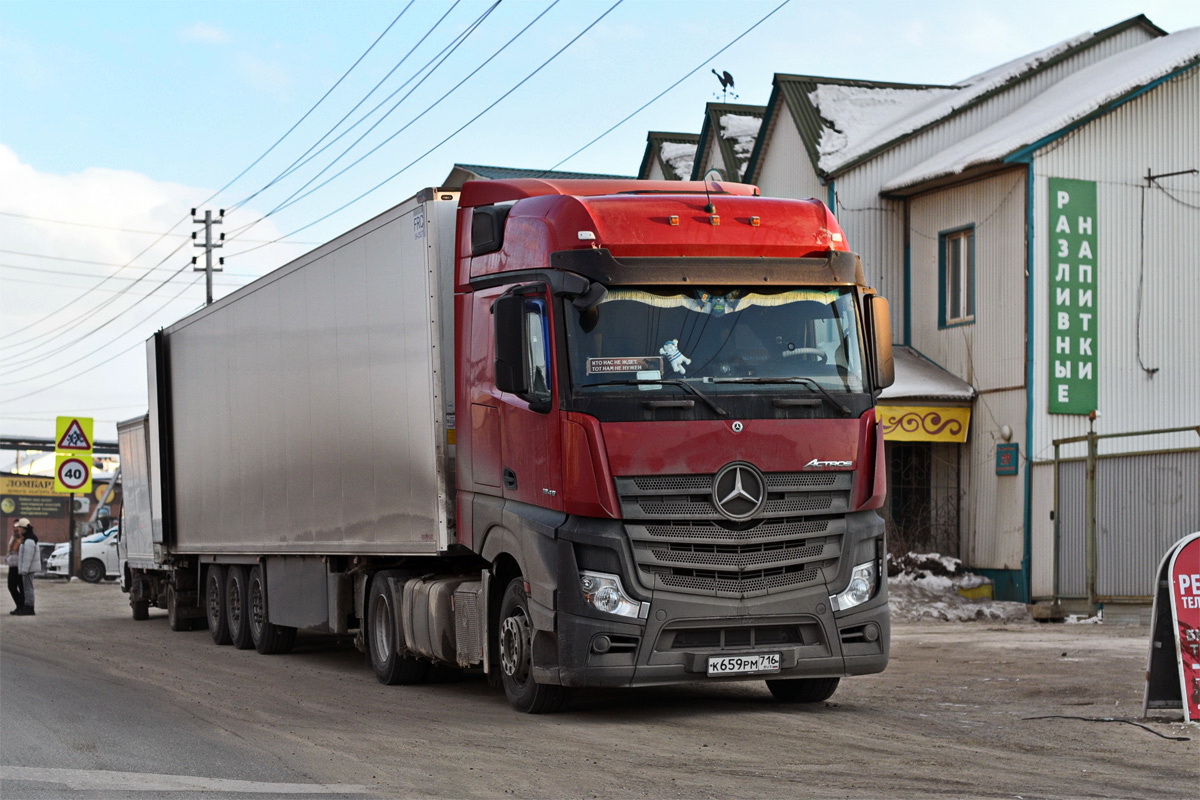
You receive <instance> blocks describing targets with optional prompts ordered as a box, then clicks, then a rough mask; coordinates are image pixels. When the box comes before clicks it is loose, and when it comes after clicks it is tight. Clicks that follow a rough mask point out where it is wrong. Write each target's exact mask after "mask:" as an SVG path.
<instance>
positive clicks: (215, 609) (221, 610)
mask: <svg viewBox="0 0 1200 800" xmlns="http://www.w3.org/2000/svg"><path fill="white" fill-rule="evenodd" d="M204 611H205V614H206V615H207V616H208V632H209V634H211V635H212V640H213V641H214V642H216V643H217V644H229V643H230V642H231V641H233V640H232V639H230V638H229V621H228V620H227V619H226V618H225V568H224V567H223V566H221V565H220V564H209V565H208V569H207V570H205V572H204Z"/></svg>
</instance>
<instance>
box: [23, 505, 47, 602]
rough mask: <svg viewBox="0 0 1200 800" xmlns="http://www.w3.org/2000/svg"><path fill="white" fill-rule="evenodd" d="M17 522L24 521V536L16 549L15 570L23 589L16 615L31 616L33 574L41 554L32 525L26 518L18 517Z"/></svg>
mask: <svg viewBox="0 0 1200 800" xmlns="http://www.w3.org/2000/svg"><path fill="white" fill-rule="evenodd" d="M17 522H24V523H25V524H24V525H23V526H21V527H23V528H24V531H23V532H22V534H21V535H22V536H24V537H25V538H24V539H23V541H22V542H21V549H20V550H18V551H17V570H18V571H19V572H20V573H21V585H22V588H23V589H24V590H25V603H24V605H22V606H21V608H20V610H19V611H17V615H18V616H33V576H34V574H35V573H37V571H38V567H40V566H41V562H42V559H41V555H40V554H39V553H38V546H37V542H38V538H37V534H35V533H34V532H33V525H32V524H31V523H30V522H29V520H27V519H23V518H22V519H19V520H17Z"/></svg>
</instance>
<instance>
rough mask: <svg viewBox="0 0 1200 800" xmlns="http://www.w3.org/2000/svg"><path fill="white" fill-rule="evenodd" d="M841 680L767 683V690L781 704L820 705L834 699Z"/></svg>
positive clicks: (798, 679)
mask: <svg viewBox="0 0 1200 800" xmlns="http://www.w3.org/2000/svg"><path fill="white" fill-rule="evenodd" d="M840 681H841V678H795V679H793V680H790V681H789V680H773V681H767V688H768V689H770V690H771V694H773V695H775V699H776V700H778V701H779V702H781V703H820V702H822V701H824V700H828V699H829V698H830V697H833V693H834V692H836V691H837V687H838V683H839V682H840Z"/></svg>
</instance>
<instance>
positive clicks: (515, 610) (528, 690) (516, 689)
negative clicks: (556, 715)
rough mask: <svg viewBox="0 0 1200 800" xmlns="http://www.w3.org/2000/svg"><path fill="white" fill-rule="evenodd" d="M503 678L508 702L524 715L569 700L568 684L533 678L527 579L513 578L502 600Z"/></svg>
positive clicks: (545, 710) (547, 710) (556, 707)
mask: <svg viewBox="0 0 1200 800" xmlns="http://www.w3.org/2000/svg"><path fill="white" fill-rule="evenodd" d="M500 681H501V683H503V684H504V694H506V695H507V696H508V702H509V703H510V704H511V705H512V707H513V708H515V709H516V710H517V711H520V712H522V713H524V714H546V713H551V712H554V711H558V710H559V709H560V708H562V707H563V705H564V704H565V703H566V701H567V689H566V687H565V686H553V685H550V684H544V683H537V682H536V681H535V680H534V679H533V622H532V621H531V620H530V618H529V598H528V597H527V596H526V594H525V580H524V578H514V579H513V581H512V582H511V583H510V584H508V588H507V589H505V590H504V599H503V600H502V601H500Z"/></svg>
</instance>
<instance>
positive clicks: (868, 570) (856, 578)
mask: <svg viewBox="0 0 1200 800" xmlns="http://www.w3.org/2000/svg"><path fill="white" fill-rule="evenodd" d="M878 585H879V568H878V567H877V566H876V562H874V561H868V562H867V563H865V564H859V565H858V566H856V567H855V568H854V569H853V570H852V571H851V572H850V583H848V584H847V585H846V589H845V591H843V592H841V593H839V594H835V595H833V596H831V597H830V598H829V602H830V604H831V605H832V606H833V610H834V611H845V610H846V609H848V608H854V607H855V606H861V605H862V604H863V603H865V602H867V601H868V600H870V599H871V598H872V597H874V596H875V589H876V588H877V587H878Z"/></svg>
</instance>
